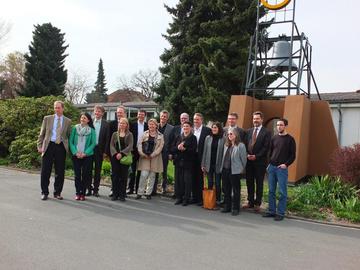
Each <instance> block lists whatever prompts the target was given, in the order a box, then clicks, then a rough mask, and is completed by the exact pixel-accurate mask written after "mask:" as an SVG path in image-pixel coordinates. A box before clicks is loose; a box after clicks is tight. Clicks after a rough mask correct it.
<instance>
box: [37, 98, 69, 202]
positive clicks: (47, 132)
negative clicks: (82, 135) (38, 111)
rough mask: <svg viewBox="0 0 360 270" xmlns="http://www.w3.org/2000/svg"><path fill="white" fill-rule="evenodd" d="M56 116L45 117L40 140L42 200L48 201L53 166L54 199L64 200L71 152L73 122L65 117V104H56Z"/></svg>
mask: <svg viewBox="0 0 360 270" xmlns="http://www.w3.org/2000/svg"><path fill="white" fill-rule="evenodd" d="M54 111H55V114H53V115H47V116H45V117H44V119H43V122H42V125H41V130H40V134H39V138H38V141H37V148H38V152H39V153H41V156H42V163H41V179H40V181H41V194H42V195H41V199H42V200H47V198H48V195H49V184H50V176H51V170H52V166H53V164H54V167H55V182H54V198H56V199H59V200H62V199H63V197H62V196H61V192H62V189H63V186H64V174H65V158H66V152H68V151H69V143H68V140H69V136H70V131H71V120H70V119H69V118H67V117H65V116H64V102H62V101H55V102H54Z"/></svg>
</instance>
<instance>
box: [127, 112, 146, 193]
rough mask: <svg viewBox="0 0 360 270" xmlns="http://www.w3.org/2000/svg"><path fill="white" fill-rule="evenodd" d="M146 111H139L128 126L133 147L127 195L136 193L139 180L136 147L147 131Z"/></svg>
mask: <svg viewBox="0 0 360 270" xmlns="http://www.w3.org/2000/svg"><path fill="white" fill-rule="evenodd" d="M145 117H146V111H145V110H139V111H138V114H137V121H136V122H135V123H132V124H131V125H130V131H131V133H132V134H133V137H134V146H133V151H132V154H133V163H132V164H131V171H132V172H131V176H130V181H129V186H128V189H129V190H128V192H127V194H133V193H134V192H135V193H137V190H138V187H139V180H140V172H139V171H138V170H137V165H138V164H137V163H138V161H139V158H140V156H139V152H138V149H137V146H138V144H139V142H140V141H141V138H142V136H143V134H144V132H145V131H146V130H148V124H147V123H146V122H145Z"/></svg>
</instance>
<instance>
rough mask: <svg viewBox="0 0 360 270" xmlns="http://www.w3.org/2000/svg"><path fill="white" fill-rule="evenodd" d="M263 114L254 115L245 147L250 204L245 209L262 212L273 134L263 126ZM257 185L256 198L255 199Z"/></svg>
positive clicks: (258, 112)
mask: <svg viewBox="0 0 360 270" xmlns="http://www.w3.org/2000/svg"><path fill="white" fill-rule="evenodd" d="M263 119H264V117H263V114H262V112H260V111H257V112H254V113H253V125H254V127H253V128H250V129H249V130H248V131H247V133H246V139H245V142H246V143H245V146H246V150H247V153H248V155H247V159H248V160H247V163H246V186H247V190H248V204H247V205H245V206H244V208H254V210H255V211H256V212H258V211H260V205H261V202H262V196H263V186H264V176H265V171H266V166H267V155H268V151H269V146H270V140H271V133H270V131H269V130H267V129H266V128H265V127H263V126H262V123H263ZM255 183H256V198H255Z"/></svg>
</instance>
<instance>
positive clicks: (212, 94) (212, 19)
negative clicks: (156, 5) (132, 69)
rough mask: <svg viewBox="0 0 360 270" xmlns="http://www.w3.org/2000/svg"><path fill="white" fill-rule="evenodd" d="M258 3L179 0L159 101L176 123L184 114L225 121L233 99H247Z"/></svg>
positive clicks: (169, 33)
mask: <svg viewBox="0 0 360 270" xmlns="http://www.w3.org/2000/svg"><path fill="white" fill-rule="evenodd" d="M256 4H257V1H255V0H180V2H179V3H178V5H177V6H176V7H175V8H169V7H168V6H166V9H167V10H168V12H169V13H170V14H171V15H172V16H173V17H174V21H173V22H172V23H171V24H170V27H169V29H168V30H167V35H164V37H165V38H166V39H167V40H168V42H169V43H170V45H171V47H170V49H167V50H165V52H164V53H163V54H162V55H161V60H162V61H163V63H164V66H163V67H161V68H160V72H161V74H162V80H161V82H160V86H159V88H157V89H156V92H157V94H158V95H159V97H158V99H157V101H158V102H159V103H160V104H161V105H163V106H164V107H166V108H168V109H169V110H170V111H171V112H172V115H173V117H174V118H173V119H174V120H177V119H178V115H179V114H180V113H182V112H183V111H186V112H188V113H190V114H193V113H194V112H196V111H198V112H201V113H203V114H204V116H205V117H206V119H209V120H210V119H211V120H220V121H223V120H225V119H226V116H227V112H228V108H229V102H230V97H231V95H234V94H238V95H239V94H244V86H245V77H246V64H247V60H248V50H249V41H250V36H251V35H252V34H253V33H254V30H255V26H256V12H257V10H256V8H257V7H256Z"/></svg>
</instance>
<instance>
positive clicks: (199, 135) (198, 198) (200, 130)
mask: <svg viewBox="0 0 360 270" xmlns="http://www.w3.org/2000/svg"><path fill="white" fill-rule="evenodd" d="M193 120H194V129H193V133H194V135H195V137H196V141H197V148H196V157H195V162H194V169H193V184H192V203H196V204H198V205H199V206H201V205H202V204H203V199H202V190H203V186H204V175H203V172H202V170H201V160H202V154H203V152H204V142H205V138H206V136H207V135H210V133H211V129H210V128H208V127H206V126H204V125H203V121H204V118H203V115H202V114H201V113H195V114H194V117H193Z"/></svg>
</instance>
